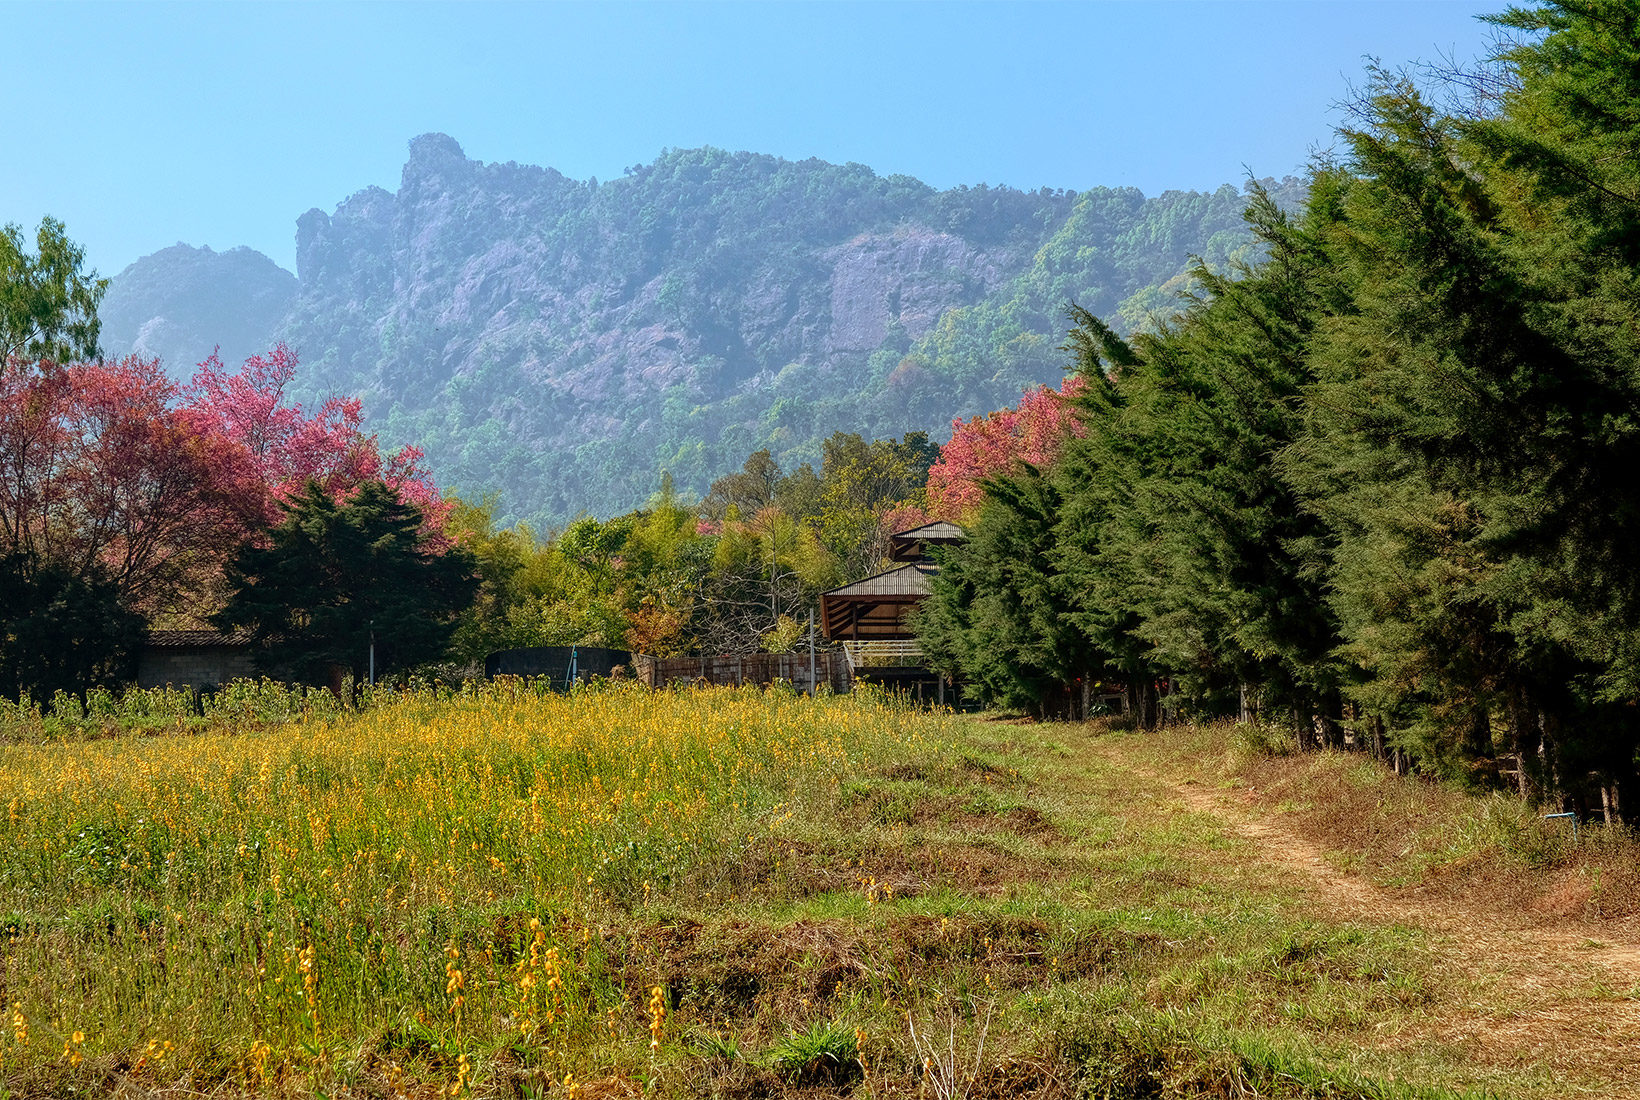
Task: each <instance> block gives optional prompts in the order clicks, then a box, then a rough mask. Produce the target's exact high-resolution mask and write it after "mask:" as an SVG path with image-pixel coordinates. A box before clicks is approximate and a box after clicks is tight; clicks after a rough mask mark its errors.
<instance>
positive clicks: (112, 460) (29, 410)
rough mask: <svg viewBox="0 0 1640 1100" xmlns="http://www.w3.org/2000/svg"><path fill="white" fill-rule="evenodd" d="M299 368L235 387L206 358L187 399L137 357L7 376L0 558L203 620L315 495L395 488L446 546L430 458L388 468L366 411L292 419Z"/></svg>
mask: <svg viewBox="0 0 1640 1100" xmlns="http://www.w3.org/2000/svg"><path fill="white" fill-rule="evenodd" d="M295 369H296V357H295V356H294V355H293V354H291V352H290V351H289V349H287V348H285V347H284V346H283V345H281V346H279V347H276V348H275V349H274V350H273V351H272V352H271V353H269V354H268V355H266V356H256V357H254V358H252V359H250V360H247V361H246V363H245V364H244V366H242V367H241V368H240V369H239V370H238V371H235V372H232V373H229V372H228V371H226V370H225V369H224V368H223V367H222V364H221V361H220V360H219V359H218V358H217V357H216V356H214V355H213V356H212V357H211V358H210V359H209V360H207V361H206V362H205V363H203V364H201V366H200V369H199V372H198V373H197V374H196V375H195V376H194V379H193V381H192V382H190V383H189V384H188V385H187V386H186V387H182V388H180V389H179V388H178V387H177V386H176V385H175V384H174V383H172V382H171V381H169V380H168V379H167V378H166V377H165V375H164V374H163V373H162V372H161V370H160V369H159V365H158V363H157V362H155V361H154V360H150V359H141V358H138V357H136V356H131V357H128V358H125V359H121V360H119V361H117V362H95V363H73V364H69V365H66V366H60V365H57V364H53V363H49V362H45V363H39V364H36V365H34V366H32V367H31V368H30V369H28V370H10V371H6V372H5V373H3V374H0V554H5V555H19V556H20V557H21V559H22V560H23V561H26V562H36V563H40V564H42V565H44V564H50V565H52V566H55V567H57V568H60V569H64V570H67V571H68V572H69V574H70V575H72V576H75V577H80V578H85V579H92V578H103V579H107V580H111V581H112V582H114V584H115V585H116V586H117V588H118V590H119V593H120V601H121V603H122V604H124V605H125V606H126V607H129V608H131V609H133V610H136V611H139V612H141V613H143V614H144V615H147V616H149V617H150V618H152V617H153V616H155V615H159V614H164V613H167V612H183V613H186V614H188V615H189V616H190V617H197V615H198V614H200V613H202V612H205V611H208V610H210V609H211V605H212V604H213V603H214V602H215V599H216V596H215V588H216V586H217V585H218V584H219V582H220V579H221V576H222V570H223V566H224V565H225V563H226V562H227V561H228V559H229V558H230V557H231V556H232V555H233V554H234V553H235V552H236V551H237V550H238V549H239V547H241V546H242V545H244V544H245V543H246V542H247V541H248V540H250V539H253V538H255V537H257V536H258V534H259V533H260V532H262V531H265V530H267V529H268V528H269V527H270V526H271V525H272V524H273V523H275V522H277V521H278V519H279V518H280V514H281V513H280V508H279V504H280V502H281V501H282V500H286V499H289V498H291V497H292V496H293V495H294V494H295V493H297V492H298V491H300V490H301V489H302V488H303V487H304V486H305V485H306V484H307V483H308V482H309V481H312V482H315V483H316V484H318V485H319V486H320V487H321V488H322V490H323V491H324V492H325V493H326V494H327V495H329V496H331V497H333V498H334V499H337V500H346V499H350V498H351V497H352V496H353V495H354V494H355V493H356V492H357V491H358V489H359V487H360V486H361V485H363V484H365V483H367V482H373V481H382V482H386V483H387V484H388V485H390V486H392V487H393V488H394V489H396V490H398V493H399V495H400V497H401V498H402V499H404V500H405V501H407V502H409V503H412V504H415V505H417V506H418V507H419V508H420V509H421V510H422V514H423V517H424V522H425V523H426V525H427V528H428V530H429V533H430V534H432V535H433V536H434V537H435V539H437V540H440V541H442V539H443V535H442V532H443V525H444V521H445V519H446V517H447V516H448V515H449V512H450V507H451V506H450V505H449V504H448V503H446V502H445V501H444V500H442V499H441V498H440V497H439V495H438V490H437V488H436V487H435V486H434V484H433V482H432V479H431V478H430V477H429V476H428V473H427V471H426V470H425V469H424V468H423V467H422V465H421V452H420V451H419V450H417V449H415V448H413V447H406V448H404V449H403V450H401V451H399V452H397V453H396V454H394V455H392V456H389V457H385V458H384V457H383V456H382V454H381V451H380V448H379V447H378V445H377V442H376V438H375V436H372V435H366V434H365V433H364V431H363V430H362V428H361V421H362V417H361V414H360V410H359V402H358V401H357V400H352V399H342V398H333V399H331V400H329V401H326V402H325V403H324V404H323V405H322V406H321V407H320V409H319V411H318V412H316V413H314V414H312V415H309V414H307V413H306V412H304V410H303V409H302V408H301V406H299V405H294V404H286V403H285V400H284V395H285V389H286V387H287V386H288V385H289V383H290V381H291V379H292V377H293V376H294V373H295ZM444 545H447V543H444Z"/></svg>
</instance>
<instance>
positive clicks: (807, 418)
mask: <svg viewBox="0 0 1640 1100" xmlns="http://www.w3.org/2000/svg"><path fill="white" fill-rule="evenodd" d="M1277 191H1278V194H1279V196H1280V197H1281V198H1283V199H1287V200H1296V198H1297V197H1298V191H1299V185H1298V183H1297V182H1296V181H1293V180H1288V181H1285V182H1284V183H1283V184H1281V185H1279V186H1278V187H1277ZM1242 206H1243V195H1242V194H1241V193H1240V192H1239V191H1238V190H1237V189H1236V188H1234V187H1229V186H1226V187H1223V188H1220V189H1219V190H1218V191H1216V192H1214V193H1211V194H1205V193H1196V192H1168V193H1166V194H1164V195H1162V196H1159V197H1157V198H1152V199H1146V198H1145V197H1144V196H1143V195H1142V194H1140V193H1139V192H1138V191H1137V190H1135V189H1132V188H1122V189H1106V188H1098V189H1094V190H1090V191H1085V192H1080V193H1072V192H1065V191H1049V190H1047V189H1043V190H1041V191H1036V192H1023V191H1016V190H1012V189H1009V188H990V187H983V186H982V187H976V188H957V189H954V190H949V191H937V190H935V189H934V188H932V187H929V186H928V185H926V184H924V183H921V182H920V181H917V180H915V179H911V178H909V177H906V176H887V177H884V176H878V175H876V174H875V173H873V172H872V171H871V170H870V169H868V168H865V167H863V166H861V165H858V164H848V165H834V164H828V163H824V162H821V161H818V160H808V161H803V162H796V163H794V162H791V161H785V160H781V159H779V158H776V157H771V156H761V155H755V154H750V153H726V152H723V151H721V150H717V149H710V148H708V149H692V150H674V151H668V152H665V153H663V154H662V155H661V156H660V157H658V158H657V159H656V160H655V161H654V162H653V163H651V164H648V165H644V166H640V167H637V168H633V169H631V170H629V171H628V172H627V173H626V174H625V175H624V176H622V177H621V178H620V179H617V180H612V181H608V182H604V183H599V182H598V181H596V180H589V181H584V182H583V181H576V180H571V179H568V178H566V177H565V176H563V175H561V174H560V173H558V172H556V171H554V170H552V169H550V168H539V167H532V166H527V165H519V164H513V163H508V164H482V163H479V162H477V161H473V160H469V159H468V158H467V157H466V156H465V155H464V153H463V152H462V150H461V147H460V146H459V145H458V144H457V143H456V142H455V141H454V140H453V139H451V138H449V137H446V136H444V135H441V134H428V135H424V136H422V137H419V138H417V139H415V140H414V141H412V142H411V144H410V157H409V161H408V163H407V164H406V165H405V167H404V172H403V176H402V179H401V182H400V186H399V189H398V191H397V193H389V192H387V191H385V190H382V189H380V188H369V189H367V190H364V191H361V192H359V193H357V194H355V195H353V196H352V197H350V198H348V199H347V200H346V201H344V202H343V203H341V204H340V205H339V206H338V207H337V208H336V209H335V211H334V212H333V213H331V214H328V215H327V214H325V213H324V212H322V211H320V210H317V209H315V210H310V211H309V212H308V213H306V214H305V215H303V216H302V218H301V219H300V220H299V222H298V225H297V246H298V256H297V269H298V277H299V287H298V291H297V294H296V297H295V300H294V302H293V303H292V304H291V306H290V309H289V311H288V313H287V314H286V315H285V317H284V318H283V319H282V320H281V321H280V322H278V323H277V324H276V325H274V326H273V327H272V328H271V329H270V330H269V332H268V337H269V339H272V338H282V339H285V340H287V341H289V342H290V343H291V344H292V346H293V347H295V348H296V350H297V351H298V352H299V354H300V356H301V359H302V363H303V375H302V379H301V381H302V384H303V386H304V389H305V390H306V391H307V394H306V395H307V396H313V395H319V394H325V393H332V392H345V393H354V394H358V395H360V396H362V397H363V398H364V401H365V408H366V409H367V410H368V411H369V413H370V415H371V416H372V418H373V422H374V424H375V425H376V427H377V428H378V430H380V431H381V432H382V434H383V435H384V437H385V438H386V439H387V440H388V441H389V442H395V443H396V442H406V441H409V442H416V443H418V444H420V445H422V446H424V447H425V448H426V450H427V452H428V456H429V459H430V461H431V463H432V466H433V469H434V470H435V471H436V473H437V475H438V477H439V479H440V481H441V483H444V484H447V485H451V486H454V487H456V488H458V489H459V490H461V491H462V492H464V493H467V494H477V493H481V492H486V491H499V492H500V494H501V499H502V509H503V512H505V513H508V514H510V515H512V516H516V517H526V518H532V519H535V520H537V521H542V522H553V521H556V520H561V519H564V518H566V517H569V516H571V515H574V514H575V513H577V512H581V511H590V512H593V513H596V514H609V513H613V512H619V511H622V510H624V509H627V508H630V507H632V506H633V505H635V504H636V503H639V502H641V501H642V500H643V499H644V498H645V497H647V496H648V495H649V494H650V493H651V492H652V491H653V490H654V488H655V486H656V484H657V479H658V476H659V472H660V471H661V470H662V469H665V470H669V471H671V473H672V475H673V477H674V479H675V480H676V482H677V484H678V486H679V487H680V488H682V489H686V490H696V491H700V490H704V489H705V487H706V485H707V484H708V483H709V482H710V481H711V480H712V479H713V478H715V477H717V476H719V475H721V474H723V473H726V472H728V471H731V470H734V469H736V468H738V467H739V465H740V464H741V462H742V461H743V460H744V459H745V457H746V455H747V454H749V453H751V452H752V451H754V450H756V449H758V448H759V447H764V446H767V447H769V448H771V449H772V450H773V451H774V453H775V455H776V457H777V458H779V459H781V460H782V461H783V462H785V463H787V464H788V465H789V464H791V463H793V462H798V461H801V460H803V459H805V458H808V457H811V456H817V455H818V451H819V440H821V439H822V438H824V437H825V436H826V435H828V434H830V433H831V432H833V431H835V430H839V429H841V430H847V431H854V432H861V433H863V434H865V435H866V436H868V437H870V436H873V435H879V436H887V435H900V434H902V433H903V432H905V431H908V430H915V429H926V430H930V431H932V432H934V433H936V434H938V435H940V436H941V437H943V435H944V434H945V433H946V432H948V430H949V425H950V421H951V419H952V418H953V417H954V416H966V415H971V414H974V413H977V412H984V411H988V410H991V409H994V408H997V407H1000V406H1002V405H1005V404H1008V403H1010V402H1012V401H1014V400H1015V399H1017V397H1018V395H1019V392H1020V390H1021V388H1022V387H1024V386H1027V385H1030V384H1032V383H1041V382H1057V381H1058V379H1059V377H1060V374H1061V364H1062V362H1063V358H1064V357H1063V354H1062V353H1061V352H1059V351H1058V350H1057V346H1058V344H1059V343H1060V342H1061V334H1062V332H1063V329H1064V328H1065V321H1064V317H1063V310H1064V307H1065V306H1066V304H1067V303H1068V302H1069V301H1070V300H1072V299H1075V300H1076V301H1078V302H1079V303H1081V304H1082V305H1084V306H1086V307H1088V308H1089V309H1091V310H1093V311H1094V312H1096V313H1099V314H1102V315H1106V316H1109V317H1112V319H1113V320H1115V321H1117V322H1118V324H1119V326H1120V327H1122V328H1131V327H1134V326H1135V325H1138V324H1141V323H1143V321H1144V319H1145V318H1146V316H1147V313H1148V312H1149V311H1152V310H1161V311H1163V312H1169V311H1171V309H1172V308H1173V300H1172V290H1173V289H1174V288H1176V287H1177V286H1178V285H1180V284H1181V283H1182V282H1183V280H1182V279H1180V276H1181V275H1182V273H1183V272H1184V271H1185V269H1186V268H1187V266H1188V264H1189V262H1190V261H1189V258H1190V256H1191V255H1200V256H1202V257H1203V258H1204V259H1205V260H1206V261H1207V262H1208V263H1209V264H1210V265H1213V266H1216V267H1217V266H1223V265H1224V264H1226V263H1227V262H1228V261H1229V260H1230V259H1231V258H1233V257H1235V256H1236V255H1238V254H1239V253H1242V252H1245V251H1246V250H1248V249H1250V248H1251V247H1252V246H1251V243H1250V242H1251V237H1250V236H1249V234H1248V233H1247V232H1246V229H1245V226H1244V224H1243V222H1242V218H1241V210H1242ZM138 267H140V265H138ZM138 267H133V269H131V270H130V271H128V272H127V273H125V274H124V275H122V276H121V277H120V279H119V280H117V281H116V286H115V288H114V289H113V290H111V291H110V297H111V298H118V297H120V296H130V295H131V294H132V292H131V291H129V290H128V289H127V288H126V286H125V285H123V284H125V283H127V282H128V281H130V280H133V279H135V277H136V275H137V272H138ZM1169 284H1171V285H1169ZM226 326H227V318H224V327H226ZM127 338H129V337H128V334H127V333H126V332H125V330H123V329H121V328H120V327H119V326H118V325H116V324H114V323H112V321H111V320H110V323H109V327H108V330H107V331H106V332H105V337H104V344H105V347H106V348H107V350H109V351H114V352H118V351H123V350H126V348H125V347H121V346H119V340H120V339H127ZM209 350H210V349H209V347H207V346H203V345H202V350H200V351H198V352H197V353H196V354H203V353H206V352H208V351H209ZM173 354H175V353H173ZM173 369H175V368H174V367H173Z"/></svg>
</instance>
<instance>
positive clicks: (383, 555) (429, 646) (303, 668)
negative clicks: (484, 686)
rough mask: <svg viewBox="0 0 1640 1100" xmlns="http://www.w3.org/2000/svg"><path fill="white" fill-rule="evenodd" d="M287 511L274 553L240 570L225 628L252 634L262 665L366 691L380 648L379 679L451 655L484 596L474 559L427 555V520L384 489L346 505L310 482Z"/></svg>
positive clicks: (261, 553)
mask: <svg viewBox="0 0 1640 1100" xmlns="http://www.w3.org/2000/svg"><path fill="white" fill-rule="evenodd" d="M281 507H282V508H283V510H284V512H285V518H284V520H283V521H281V522H280V524H279V525H278V526H277V527H275V528H274V529H273V530H272V531H271V532H269V535H268V543H267V545H265V546H258V545H249V546H246V547H245V548H244V549H242V550H241V551H240V553H239V555H238V557H237V558H236V560H235V562H234V563H233V566H232V568H231V569H230V571H229V583H230V585H231V587H232V595H231V597H230V599H229V602H228V606H227V607H226V608H224V609H223V610H222V611H221V612H219V613H218V614H217V615H215V616H213V618H212V621H213V622H214V623H215V624H216V626H217V627H218V628H219V629H223V630H232V629H237V628H241V627H243V628H248V629H249V630H250V631H251V633H252V637H253V638H254V640H255V641H256V643H257V645H258V646H259V652H258V658H257V659H258V661H259V662H260V663H262V664H263V666H264V667H267V668H269V669H278V670H288V672H289V673H290V674H291V675H294V676H295V677H297V678H298V679H300V680H302V681H304V682H307V683H316V684H328V683H331V682H332V681H333V680H334V679H335V677H334V674H333V670H335V669H345V670H348V671H350V672H351V673H352V676H353V680H354V683H355V684H357V683H359V682H361V681H363V680H364V679H365V677H366V672H367V665H368V662H369V654H370V652H371V648H372V645H374V651H375V663H376V672H377V674H378V675H385V674H391V673H393V672H396V671H400V670H405V669H409V668H412V667H415V666H417V665H421V664H425V663H427V662H429V661H433V660H436V659H438V658H439V657H441V656H442V655H443V654H444V652H445V649H446V647H447V645H448V644H449V642H450V639H451V637H452V635H453V633H454V631H455V629H456V626H457V615H458V614H459V613H460V612H461V610H462V609H463V608H465V607H466V606H467V605H468V604H469V603H470V602H471V601H472V599H473V596H474V593H475V591H476V590H477V589H478V587H479V583H480V582H479V578H478V577H477V576H476V575H475V565H476V558H475V555H474V554H473V553H472V552H471V551H469V550H466V549H463V548H461V547H450V548H448V549H441V548H437V547H433V546H431V545H429V540H428V536H427V535H426V533H425V532H424V531H423V530H422V517H421V513H420V511H419V510H418V509H417V508H416V507H415V506H413V505H410V504H406V503H405V502H404V501H402V500H401V499H400V498H399V496H398V494H397V493H396V492H395V491H394V490H393V489H391V488H390V487H388V486H387V485H385V484H383V483H381V482H366V483H364V484H363V485H362V486H361V487H360V488H359V491H358V493H357V494H356V495H355V496H354V497H353V498H352V499H350V500H348V501H346V502H345V503H339V502H337V501H335V500H333V499H331V498H330V497H329V496H328V495H327V494H326V493H325V492H324V491H323V489H321V488H320V487H319V486H318V485H317V484H314V483H309V485H308V486H307V488H306V489H305V490H304V491H303V492H302V493H301V494H300V495H299V496H297V497H296V498H294V499H293V500H290V501H287V502H285V503H284V504H283V505H282V506H281Z"/></svg>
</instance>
